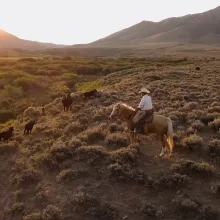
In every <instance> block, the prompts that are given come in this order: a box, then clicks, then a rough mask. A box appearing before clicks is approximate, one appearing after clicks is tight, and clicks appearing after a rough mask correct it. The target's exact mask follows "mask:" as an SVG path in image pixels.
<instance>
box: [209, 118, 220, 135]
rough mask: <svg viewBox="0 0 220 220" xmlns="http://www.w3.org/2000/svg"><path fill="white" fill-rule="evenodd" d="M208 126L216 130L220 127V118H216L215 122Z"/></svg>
mask: <svg viewBox="0 0 220 220" xmlns="http://www.w3.org/2000/svg"><path fill="white" fill-rule="evenodd" d="M208 126H209V127H210V128H211V129H213V130H214V131H215V132H217V131H219V129H220V119H215V120H214V121H213V122H210V123H209V124H208Z"/></svg>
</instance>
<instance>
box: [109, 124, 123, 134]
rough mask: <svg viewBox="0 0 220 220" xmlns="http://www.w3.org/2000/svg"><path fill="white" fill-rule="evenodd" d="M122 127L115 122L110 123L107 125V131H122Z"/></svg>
mask: <svg viewBox="0 0 220 220" xmlns="http://www.w3.org/2000/svg"><path fill="white" fill-rule="evenodd" d="M123 130H124V128H123V126H121V125H118V124H116V123H112V124H110V125H109V132H110V133H114V132H118V131H123Z"/></svg>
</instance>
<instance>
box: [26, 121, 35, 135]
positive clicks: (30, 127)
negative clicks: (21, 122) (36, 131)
mask: <svg viewBox="0 0 220 220" xmlns="http://www.w3.org/2000/svg"><path fill="white" fill-rule="evenodd" d="M36 122H37V120H31V121H29V122H28V123H27V124H26V125H25V127H24V135H27V134H31V131H32V129H33V127H34V125H35V124H36Z"/></svg>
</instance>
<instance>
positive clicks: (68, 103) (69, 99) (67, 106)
mask: <svg viewBox="0 0 220 220" xmlns="http://www.w3.org/2000/svg"><path fill="white" fill-rule="evenodd" d="M72 103H73V100H72V97H71V96H70V92H68V94H67V95H66V96H64V97H63V98H62V104H63V110H64V111H65V110H67V112H68V110H70V107H71V105H72Z"/></svg>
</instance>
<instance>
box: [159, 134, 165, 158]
mask: <svg viewBox="0 0 220 220" xmlns="http://www.w3.org/2000/svg"><path fill="white" fill-rule="evenodd" d="M160 142H161V145H162V148H161V152H160V155H159V156H160V157H162V156H163V155H164V151H165V149H166V142H165V139H164V135H162V136H161V137H160Z"/></svg>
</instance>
